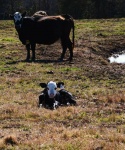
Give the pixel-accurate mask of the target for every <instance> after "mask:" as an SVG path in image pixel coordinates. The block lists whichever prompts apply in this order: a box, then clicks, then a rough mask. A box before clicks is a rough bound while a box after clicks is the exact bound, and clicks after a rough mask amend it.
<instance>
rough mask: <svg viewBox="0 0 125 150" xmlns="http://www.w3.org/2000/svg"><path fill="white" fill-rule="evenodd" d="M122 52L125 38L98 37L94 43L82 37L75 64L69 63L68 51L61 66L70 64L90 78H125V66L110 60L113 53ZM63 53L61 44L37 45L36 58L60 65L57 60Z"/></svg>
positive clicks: (77, 47)
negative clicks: (80, 69)
mask: <svg viewBox="0 0 125 150" xmlns="http://www.w3.org/2000/svg"><path fill="white" fill-rule="evenodd" d="M100 39H101V40H100ZM121 51H125V37H124V36H112V37H110V38H108V39H106V38H103V37H102V36H101V35H98V37H96V40H93V41H92V40H86V39H85V38H84V37H81V38H79V39H77V40H76V41H75V48H74V58H73V62H70V63H69V61H67V59H68V57H69V51H68V50H67V52H66V55H65V58H64V61H63V62H61V64H63V66H65V65H67V64H68V63H69V64H70V65H72V66H77V67H79V68H82V69H83V70H84V73H85V74H86V75H87V76H88V77H90V78H98V76H99V78H100V77H102V78H103V77H104V76H108V78H112V79H113V78H114V79H120V78H122V77H124V76H125V64H116V63H112V64H111V63H110V62H109V60H108V58H109V56H111V55H112V54H113V53H120V52H121ZM61 52H62V48H61V44H60V42H57V43H55V44H53V45H49V46H43V45H37V50H36V58H37V61H41V62H45V63H49V62H55V63H59V62H58V61H57V60H58V58H59V57H60V55H61ZM59 64H60V63H59ZM63 66H62V67H63ZM57 67H58V65H57ZM101 75H102V76H101Z"/></svg>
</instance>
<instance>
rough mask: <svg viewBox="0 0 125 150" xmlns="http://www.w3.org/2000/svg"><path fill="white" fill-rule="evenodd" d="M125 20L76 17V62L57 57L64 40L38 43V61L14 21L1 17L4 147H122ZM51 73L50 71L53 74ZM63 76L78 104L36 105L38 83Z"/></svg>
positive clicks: (0, 142)
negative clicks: (112, 59) (29, 56)
mask: <svg viewBox="0 0 125 150" xmlns="http://www.w3.org/2000/svg"><path fill="white" fill-rule="evenodd" d="M122 50H125V19H124V18H122V19H107V20H105V19H101V20H75V49H74V60H73V62H72V63H69V62H68V61H66V59H67V57H68V56H69V53H68V51H67V53H66V57H65V60H64V61H63V62H58V61H57V59H58V58H59V57H60V54H61V46H60V43H59V42H57V43H55V44H54V45H50V46H43V45H37V50H36V61H35V62H25V58H26V50H25V46H23V45H22V44H21V42H20V41H19V39H18V35H17V33H16V31H15V29H14V25H13V22H12V21H0V83H1V84H0V114H1V115H0V150H124V149H125V64H116V63H113V64H110V63H109V61H108V57H109V56H110V55H111V53H113V52H120V51H122ZM50 72H52V73H50ZM50 80H53V81H56V82H58V81H63V82H64V83H65V88H66V89H67V90H68V91H70V92H71V93H72V94H73V95H74V97H75V98H76V101H77V104H78V105H77V106H68V107H59V108H58V109H57V110H53V111H52V110H49V109H45V108H38V107H37V101H38V96H39V94H40V92H41V91H42V89H41V88H40V86H39V83H40V82H46V83H47V82H48V81H50Z"/></svg>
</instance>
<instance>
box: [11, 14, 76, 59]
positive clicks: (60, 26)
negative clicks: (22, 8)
mask: <svg viewBox="0 0 125 150" xmlns="http://www.w3.org/2000/svg"><path fill="white" fill-rule="evenodd" d="M25 15H26V13H23V14H21V13H19V12H16V13H15V14H14V15H10V16H11V18H13V19H14V24H15V28H16V30H17V32H18V35H19V39H20V41H21V42H22V44H24V45H26V49H27V58H26V60H27V61H28V60H29V59H30V49H31V50H32V60H33V61H34V60H35V47H36V43H38V44H45V45H50V44H53V43H55V42H56V41H57V40H58V39H61V44H62V48H63V51H62V54H61V57H60V60H63V58H64V55H65V52H66V49H67V48H68V49H69V51H70V57H69V60H70V61H71V60H72V58H73V48H74V21H73V18H72V17H71V16H70V15H67V14H65V15H59V16H42V17H39V18H38V19H36V18H34V17H25ZM71 29H72V33H73V34H72V42H71V40H70V37H69V36H70V32H71Z"/></svg>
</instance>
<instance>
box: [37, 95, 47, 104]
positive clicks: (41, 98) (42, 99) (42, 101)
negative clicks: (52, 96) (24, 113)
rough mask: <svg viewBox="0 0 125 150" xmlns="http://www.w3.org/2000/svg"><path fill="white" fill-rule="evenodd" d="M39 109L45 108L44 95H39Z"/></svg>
mask: <svg viewBox="0 0 125 150" xmlns="http://www.w3.org/2000/svg"><path fill="white" fill-rule="evenodd" d="M38 107H45V95H44V93H42V94H41V95H39V102H38Z"/></svg>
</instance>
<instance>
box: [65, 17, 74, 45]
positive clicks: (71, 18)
mask: <svg viewBox="0 0 125 150" xmlns="http://www.w3.org/2000/svg"><path fill="white" fill-rule="evenodd" d="M62 16H63V17H64V18H65V19H66V20H69V22H70V25H71V28H72V43H73V48H74V45H75V33H74V32H75V25H74V19H73V17H72V16H70V15H68V14H63V15H62Z"/></svg>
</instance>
